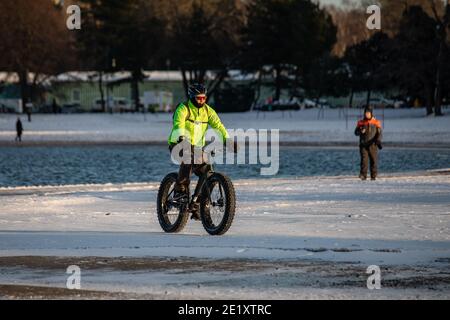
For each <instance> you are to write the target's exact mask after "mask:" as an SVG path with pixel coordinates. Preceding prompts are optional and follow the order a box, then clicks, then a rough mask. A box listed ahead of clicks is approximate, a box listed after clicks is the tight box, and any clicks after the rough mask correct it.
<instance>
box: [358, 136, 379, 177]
mask: <svg viewBox="0 0 450 320" xmlns="http://www.w3.org/2000/svg"><path fill="white" fill-rule="evenodd" d="M359 153H360V155H361V172H360V175H361V176H363V177H367V172H368V169H369V162H370V176H371V177H372V178H376V177H377V175H378V147H377V145H376V144H371V145H369V146H363V145H361V146H359Z"/></svg>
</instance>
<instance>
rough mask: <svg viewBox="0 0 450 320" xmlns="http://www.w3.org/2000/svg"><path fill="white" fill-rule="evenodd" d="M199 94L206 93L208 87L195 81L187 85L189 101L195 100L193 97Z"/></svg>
mask: <svg viewBox="0 0 450 320" xmlns="http://www.w3.org/2000/svg"><path fill="white" fill-rule="evenodd" d="M200 94H205V95H206V94H208V89H206V87H205V86H204V85H202V84H200V83H195V84H192V85H190V86H189V89H188V96H189V99H191V101H195V97H196V96H198V95H200Z"/></svg>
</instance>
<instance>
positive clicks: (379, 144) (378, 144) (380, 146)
mask: <svg viewBox="0 0 450 320" xmlns="http://www.w3.org/2000/svg"><path fill="white" fill-rule="evenodd" d="M377 147H378V149H380V150H383V145H382V144H381V142H377Z"/></svg>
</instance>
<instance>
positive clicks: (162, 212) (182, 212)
mask: <svg viewBox="0 0 450 320" xmlns="http://www.w3.org/2000/svg"><path fill="white" fill-rule="evenodd" d="M177 179H178V174H177V173H170V174H168V175H167V176H166V177H165V178H164V179H163V180H162V182H161V185H160V187H159V191H158V199H157V205H156V206H157V214H158V220H159V224H160V225H161V228H162V229H163V230H164V231H165V232H168V233H177V232H180V231H181V230H183V228H184V226H185V225H186V223H187V220H188V203H189V193H186V194H184V195H181V196H178V197H176V198H175V191H174V188H175V184H176V182H177Z"/></svg>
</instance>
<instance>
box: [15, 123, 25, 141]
mask: <svg viewBox="0 0 450 320" xmlns="http://www.w3.org/2000/svg"><path fill="white" fill-rule="evenodd" d="M16 132H17V136H16V141H19V142H22V133H23V125H22V121H20V118H17V121H16Z"/></svg>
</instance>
